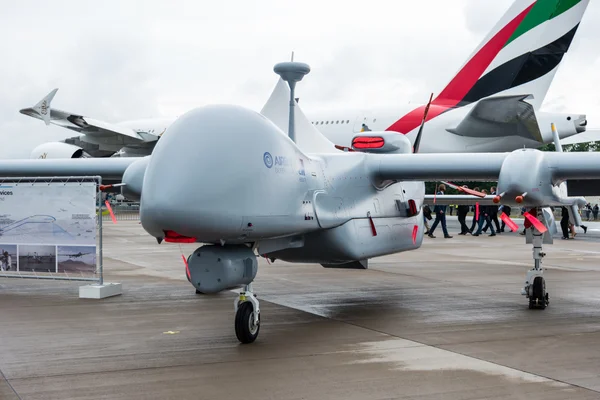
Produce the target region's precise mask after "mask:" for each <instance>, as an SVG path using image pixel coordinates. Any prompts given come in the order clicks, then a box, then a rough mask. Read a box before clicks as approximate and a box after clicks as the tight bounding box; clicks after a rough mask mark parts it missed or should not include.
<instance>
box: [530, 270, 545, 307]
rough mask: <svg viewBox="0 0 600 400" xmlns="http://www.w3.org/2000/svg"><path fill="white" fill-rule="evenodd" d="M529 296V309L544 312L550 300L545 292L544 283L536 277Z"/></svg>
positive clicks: (542, 279) (539, 277)
mask: <svg viewBox="0 0 600 400" xmlns="http://www.w3.org/2000/svg"><path fill="white" fill-rule="evenodd" d="M530 290H531V292H532V293H531V296H530V297H529V309H530V310H531V309H539V310H545V309H546V307H547V306H548V304H549V303H550V298H549V296H548V293H547V292H546V281H545V280H544V278H542V277H541V276H538V277H536V278H535V280H534V281H533V285H531V289H530Z"/></svg>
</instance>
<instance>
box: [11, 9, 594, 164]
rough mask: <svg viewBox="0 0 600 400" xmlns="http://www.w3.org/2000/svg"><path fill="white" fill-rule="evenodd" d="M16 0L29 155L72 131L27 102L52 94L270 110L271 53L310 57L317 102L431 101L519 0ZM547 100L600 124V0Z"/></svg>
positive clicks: (67, 102)
mask: <svg viewBox="0 0 600 400" xmlns="http://www.w3.org/2000/svg"><path fill="white" fill-rule="evenodd" d="M392 3H393V2H390V1H388V0H371V1H367V2H365V1H360V2H359V1H356V2H349V1H338V0H327V1H323V0H304V1H295V2H291V1H282V0H277V1H276V0H256V1H252V2H250V1H242V0H234V1H226V0H223V1H211V2H208V1H203V2H199V1H182V0H170V1H154V0H145V1H133V0H128V1H114V0H105V1H102V2H97V1H93V2H92V1H88V0H54V1H51V2H40V1H39V0H20V1H14V2H4V4H3V5H2V12H1V13H0V37H2V38H3V40H2V41H0V54H3V55H5V56H6V58H5V59H4V60H3V62H2V63H0V76H2V78H3V79H2V82H3V88H2V89H3V90H2V92H1V93H2V94H1V96H0V138H2V142H1V143H2V145H1V146H0V157H1V158H16V157H29V153H30V151H31V150H32V149H33V147H35V146H36V145H38V144H41V143H43V142H46V141H52V140H60V139H63V138H65V137H69V136H73V135H74V132H71V131H68V130H65V129H61V128H58V127H46V126H45V125H44V123H43V122H42V121H39V120H35V119H32V118H30V117H27V116H24V115H22V114H20V113H19V112H18V111H19V109H21V108H24V107H28V106H33V105H34V104H35V103H37V101H39V100H40V99H41V98H42V97H43V96H45V95H46V94H47V93H48V92H49V91H50V90H52V89H53V88H55V87H58V88H59V91H58V93H57V95H56V97H55V98H54V101H53V104H52V106H53V107H55V108H59V109H62V110H66V111H71V112H76V113H81V114H83V115H87V116H91V117H94V118H97V119H102V120H105V121H107V122H119V121H123V120H128V119H137V118H146V117H160V116H171V115H179V114H181V113H184V112H186V111H188V110H189V109H192V108H194V107H198V106H202V105H206V104H211V103H237V104H241V105H244V106H247V107H250V108H253V109H256V110H260V108H261V107H262V105H263V103H264V102H265V101H266V100H267V98H268V96H269V94H270V92H271V90H272V88H273V87H274V85H275V82H276V75H274V73H273V69H272V68H273V65H274V64H275V63H277V62H280V61H287V60H288V59H289V57H290V53H291V51H292V50H294V51H295V54H296V56H295V58H296V60H297V61H303V62H307V63H308V64H310V66H311V68H312V72H311V74H310V75H309V76H308V77H307V78H306V80H305V81H303V82H302V83H301V84H300V86H299V89H298V94H299V96H300V97H301V98H302V100H301V105H302V106H303V108H304V109H305V110H307V111H310V110H314V109H321V108H326V109H339V108H345V107H376V106H393V105H395V104H403V103H407V102H411V101H412V102H425V101H426V100H427V98H428V95H429V94H430V93H431V92H439V91H440V90H441V89H442V88H443V86H444V84H445V83H446V82H447V81H448V80H449V79H450V78H451V77H452V76H453V75H454V74H455V73H456V71H457V70H458V69H459V68H460V66H461V65H462V64H463V62H464V61H465V60H466V58H467V57H468V56H469V55H470V54H471V53H472V51H473V50H474V48H475V47H476V46H477V45H478V44H479V42H480V41H481V40H482V39H483V37H484V36H485V35H486V34H487V33H488V31H489V30H490V29H491V28H492V27H493V25H494V24H495V23H496V22H497V20H498V19H500V17H501V16H502V14H503V13H504V12H505V11H506V10H507V9H508V8H509V6H510V5H511V3H512V0H493V1H492V0H419V1H398V2H396V3H395V4H396V6H392V5H391V4H392ZM591 3H592V4H590V6H589V7H588V11H587V13H586V15H585V17H584V20H583V23H582V25H581V27H580V30H579V32H578V35H577V36H576V38H575V41H574V42H573V44H572V47H571V51H570V52H569V54H568V55H567V57H566V59H565V61H564V62H563V64H562V66H561V68H560V70H559V72H558V74H557V76H556V79H555V81H554V83H553V86H552V87H551V89H550V92H549V94H548V97H547V98H546V102H545V106H544V107H543V108H545V109H547V110H554V111H572V112H578V113H587V114H588V116H589V117H590V125H592V126H593V127H599V128H600V96H599V95H598V94H597V93H598V92H599V90H600V73H599V72H598V71H600V54H598V49H599V48H600V43H599V42H598V39H597V38H598V37H600V2H599V1H592V2H591Z"/></svg>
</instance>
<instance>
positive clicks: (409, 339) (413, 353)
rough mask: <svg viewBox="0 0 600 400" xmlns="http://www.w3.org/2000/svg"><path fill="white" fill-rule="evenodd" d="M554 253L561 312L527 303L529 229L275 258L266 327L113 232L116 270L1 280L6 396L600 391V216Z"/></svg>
mask: <svg viewBox="0 0 600 400" xmlns="http://www.w3.org/2000/svg"><path fill="white" fill-rule="evenodd" d="M588 225H589V226H590V230H589V231H588V233H587V234H585V235H584V234H583V232H581V231H580V233H579V234H578V235H577V237H576V239H575V240H567V241H563V240H560V239H558V240H557V241H556V242H555V244H554V245H553V246H546V247H545V250H546V252H547V254H548V255H547V257H546V258H545V260H544V265H545V267H546V268H547V274H546V280H547V287H548V290H549V291H550V300H551V301H550V306H549V307H548V308H547V309H546V310H544V311H540V310H529V309H528V307H527V301H526V299H525V298H524V297H523V296H521V295H520V289H521V286H522V284H523V282H524V280H525V273H526V271H527V269H528V268H530V266H531V265H532V261H531V247H530V246H529V245H525V244H524V238H523V237H522V236H519V235H517V234H515V233H509V234H507V233H505V234H501V235H499V236H496V237H489V236H487V235H486V236H480V237H470V236H467V237H464V236H456V232H457V228H456V227H457V224H456V222H455V221H450V231H451V234H454V235H455V236H454V238H452V239H443V238H442V233H441V231H439V232H436V236H438V238H437V239H429V238H426V241H425V244H424V246H423V248H422V249H420V250H417V251H413V252H408V253H402V254H396V255H392V256H386V257H381V258H378V259H374V260H371V262H370V269H369V270H366V271H344V270H329V269H324V268H321V267H320V266H315V265H302V264H300V265H294V264H288V263H284V262H280V261H276V262H275V263H273V264H268V263H267V262H266V261H265V260H261V261H260V269H259V274H258V277H257V280H256V282H255V289H256V292H257V293H258V296H259V299H260V300H261V324H262V325H261V332H260V336H259V338H258V340H257V341H256V342H255V343H254V344H252V345H240V344H239V343H238V342H237V339H236V338H235V333H234V329H233V319H234V313H233V300H234V298H235V294H234V293H232V292H223V293H220V294H218V295H213V296H202V295H196V294H195V292H194V289H193V287H192V286H191V285H190V284H189V283H188V282H187V280H186V278H185V275H184V265H183V262H182V260H181V253H182V252H183V253H185V254H188V253H189V252H191V251H192V250H193V249H194V248H195V247H196V246H194V245H183V246H181V247H180V246H178V245H173V244H166V243H163V244H161V245H158V244H156V241H155V240H154V239H152V238H150V237H149V236H147V235H146V234H145V233H144V232H143V230H142V229H141V228H140V226H139V225H138V224H137V223H134V222H120V223H119V224H117V225H109V224H105V236H104V242H105V249H104V262H105V270H106V280H107V281H109V282H110V281H113V282H122V283H123V286H124V294H123V295H122V296H118V297H114V298H110V299H104V300H83V299H79V298H78V287H79V285H81V283H74V282H48V281H37V280H17V279H11V280H9V279H0V321H1V323H0V371H1V374H0V399H2V400H5V399H6V400H8V399H10V400H12V399H61V400H66V399H233V398H244V399H261V400H265V399H527V400H533V399H545V400H552V399H561V400H562V399H600V263H599V262H598V259H599V258H600V246H599V244H600V224H597V223H589V224H588Z"/></svg>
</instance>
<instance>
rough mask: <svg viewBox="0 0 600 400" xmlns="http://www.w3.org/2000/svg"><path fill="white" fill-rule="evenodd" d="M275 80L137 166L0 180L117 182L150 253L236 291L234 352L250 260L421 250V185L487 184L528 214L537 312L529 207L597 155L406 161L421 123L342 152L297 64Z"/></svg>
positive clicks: (357, 259)
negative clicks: (168, 245)
mask: <svg viewBox="0 0 600 400" xmlns="http://www.w3.org/2000/svg"><path fill="white" fill-rule="evenodd" d="M275 71H276V72H277V73H278V74H280V76H281V77H283V78H284V79H285V80H286V81H287V82H290V87H291V89H290V87H288V86H287V84H286V83H285V82H284V81H283V79H280V80H279V81H278V83H277V85H276V86H275V89H274V91H273V93H272V95H271V97H270V98H269V100H268V101H267V103H266V105H265V106H264V108H263V109H262V112H261V113H258V112H255V111H252V110H249V109H247V108H244V107H240V106H234V105H212V106H206V107H201V108H197V109H194V110H191V111H189V112H188V113H186V114H184V115H182V116H181V117H179V118H178V119H177V120H176V121H175V122H174V123H173V124H172V125H171V126H170V127H169V128H168V129H167V131H166V132H165V134H164V135H163V138H162V139H161V140H160V142H158V143H157V145H156V148H155V149H154V152H153V154H152V155H151V156H147V157H143V158H138V159H133V158H108V159H75V160H3V161H0V176H21V177H22V176H58V175H60V176H72V175H103V176H105V177H110V178H113V179H114V178H117V177H120V178H121V182H122V183H121V185H122V190H123V194H124V195H125V196H127V197H129V198H137V199H139V200H140V201H141V205H140V219H141V224H142V226H143V228H144V230H146V232H148V233H149V234H150V235H152V236H153V237H155V238H156V239H157V241H158V243H161V242H163V241H165V242H175V243H177V242H179V243H181V242H186V243H201V245H200V246H199V247H198V248H197V249H196V250H195V251H194V252H193V253H192V254H191V255H190V256H189V257H188V258H187V261H186V275H187V277H188V279H189V281H190V282H191V283H192V285H193V286H194V287H195V288H196V290H197V291H199V292H202V293H216V292H220V291H223V290H228V289H231V288H239V287H241V288H242V289H241V292H240V293H239V296H237V297H236V299H235V302H234V308H235V310H236V316H235V332H236V336H237V338H238V339H239V340H240V341H241V342H242V343H251V342H253V341H254V340H255V339H256V338H257V336H258V333H259V329H260V304H259V301H258V300H257V298H256V296H255V295H254V293H253V290H252V281H253V280H254V278H255V277H256V274H257V270H258V257H267V258H268V259H272V260H284V261H288V262H301V263H318V264H321V265H323V266H324V267H326V268H342V269H344V268H367V265H368V260H369V259H370V258H373V257H379V256H383V255H386V254H392V253H397V252H402V251H409V250H415V249H418V248H419V247H420V246H421V243H422V240H423V232H424V229H423V211H422V205H423V203H424V201H425V185H424V183H423V181H424V180H427V181H433V180H454V179H458V180H467V181H476V180H483V181H490V180H496V179H497V180H498V193H499V195H498V196H497V197H496V198H494V200H495V201H502V203H503V204H507V205H519V206H524V207H528V208H530V209H531V210H530V212H528V213H526V218H527V219H528V220H529V221H530V223H531V224H532V226H531V228H529V229H528V233H527V236H526V238H527V240H528V242H530V243H532V244H533V247H534V252H533V255H534V261H535V264H534V268H533V269H532V270H530V271H529V272H528V273H527V281H526V284H525V287H524V288H523V291H522V293H523V294H524V295H525V296H526V297H527V298H528V299H529V306H530V308H545V307H546V306H547V305H548V296H547V292H546V289H545V281H544V277H543V272H544V270H543V268H542V265H541V260H542V258H543V256H544V253H543V252H542V244H543V243H550V242H551V241H552V236H551V235H550V234H549V232H548V225H549V221H548V220H547V218H546V217H545V215H544V213H543V212H542V207H544V206H553V205H576V204H577V203H578V201H579V199H573V198H569V197H566V193H565V191H564V190H563V189H564V182H563V181H565V180H567V179H571V178H577V179H591V178H598V177H599V176H600V154H599V153H577V154H573V153H558V152H557V153H543V152H540V151H538V150H532V149H519V150H515V151H513V152H511V153H467V154H451V153H439V154H414V153H415V152H417V153H418V152H419V140H420V139H419V138H420V136H421V135H422V132H423V128H424V127H425V120H426V119H427V118H426V113H425V114H424V116H423V117H422V123H421V127H420V128H419V131H420V133H419V135H418V137H417V139H416V145H415V146H413V143H411V141H410V140H409V139H408V138H407V137H406V136H404V135H400V134H398V133H396V132H390V131H380V132H375V131H372V132H363V133H361V134H360V135H359V136H357V137H356V138H355V140H353V142H352V143H353V145H352V146H351V147H345V146H336V145H335V144H334V143H332V142H330V141H329V140H328V139H327V138H326V137H325V136H323V135H322V134H321V133H320V132H319V131H318V130H317V129H316V127H315V126H314V125H313V124H311V121H310V120H309V119H307V118H306V116H305V115H304V114H303V112H302V110H301V109H300V108H299V107H298V105H297V104H296V103H295V102H294V101H290V99H293V98H294V93H295V92H294V87H295V83H296V82H297V81H300V80H301V79H302V77H303V76H304V75H305V74H307V73H308V72H309V71H310V69H309V67H308V66H307V65H306V64H302V63H292V62H290V63H281V64H278V65H277V66H276V67H275ZM555 136H557V134H556V135H555ZM340 149H341V150H343V151H340ZM484 200H485V199H484Z"/></svg>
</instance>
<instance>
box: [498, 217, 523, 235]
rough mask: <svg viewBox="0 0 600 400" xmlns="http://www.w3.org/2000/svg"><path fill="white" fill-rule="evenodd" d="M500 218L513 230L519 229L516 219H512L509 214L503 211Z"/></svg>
mask: <svg viewBox="0 0 600 400" xmlns="http://www.w3.org/2000/svg"><path fill="white" fill-rule="evenodd" d="M500 219H501V220H502V221H503V222H504V223H505V224H506V225H507V226H508V227H509V228H510V230H511V231H513V232H516V231H518V230H519V226H518V225H517V224H515V221H513V220H512V219H510V217H509V216H508V215H506V214H504V213H502V215H501V216H500Z"/></svg>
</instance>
